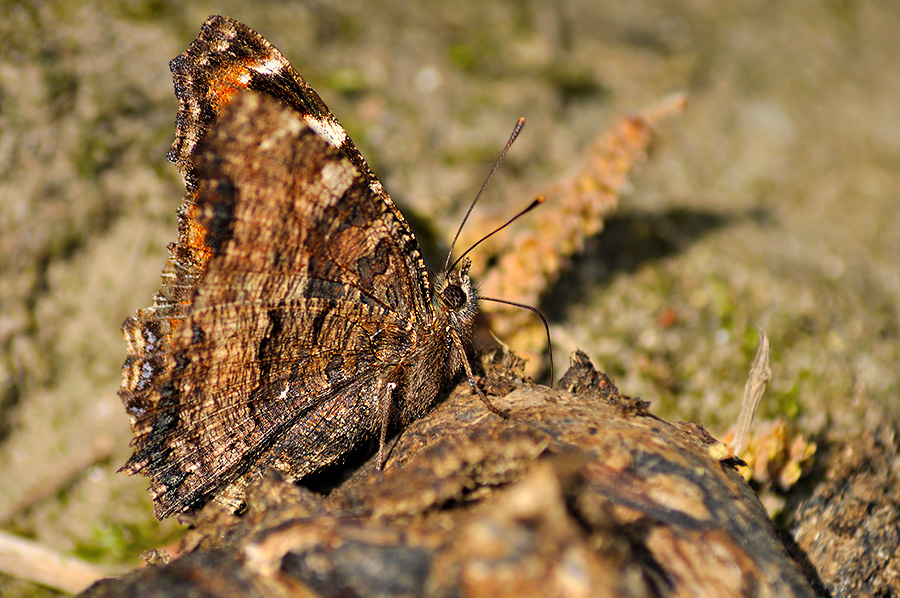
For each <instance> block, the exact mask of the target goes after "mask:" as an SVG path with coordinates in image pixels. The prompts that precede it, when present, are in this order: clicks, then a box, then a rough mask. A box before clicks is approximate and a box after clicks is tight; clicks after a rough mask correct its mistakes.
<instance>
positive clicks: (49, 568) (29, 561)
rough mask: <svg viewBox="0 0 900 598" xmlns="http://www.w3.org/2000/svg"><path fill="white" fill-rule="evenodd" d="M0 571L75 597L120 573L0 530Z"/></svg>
mask: <svg viewBox="0 0 900 598" xmlns="http://www.w3.org/2000/svg"><path fill="white" fill-rule="evenodd" d="M0 572H2V573H3V574H4V575H9V576H10V577H17V578H19V579H25V580H27V581H31V582H34V583H38V584H40V585H42V586H47V587H48V588H53V589H56V590H60V591H62V592H66V593H68V594H77V593H79V592H82V591H84V590H85V589H87V587H88V586H90V585H91V584H92V583H94V582H95V581H98V580H100V579H103V578H104V577H110V576H112V575H115V574H117V573H121V571H119V572H114V571H110V570H107V569H103V568H101V567H98V566H97V565H94V564H92V563H88V562H87V561H83V560H81V559H79V558H75V557H71V556H66V555H64V554H62V553H60V552H57V551H56V550H53V549H51V548H48V547H47V546H44V545H42V544H38V543H37V542H34V541H32V540H26V539H24V538H20V537H18V536H15V535H13V534H10V533H7V532H3V531H0Z"/></svg>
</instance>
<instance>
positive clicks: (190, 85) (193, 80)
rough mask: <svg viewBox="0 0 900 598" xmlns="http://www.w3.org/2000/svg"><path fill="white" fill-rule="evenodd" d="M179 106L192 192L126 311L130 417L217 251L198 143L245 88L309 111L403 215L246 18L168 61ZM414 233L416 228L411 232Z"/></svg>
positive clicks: (217, 20)
mask: <svg viewBox="0 0 900 598" xmlns="http://www.w3.org/2000/svg"><path fill="white" fill-rule="evenodd" d="M170 68H171V70H172V74H173V78H174V82H175V95H176V96H177V98H178V102H179V109H178V117H177V119H176V139H175V142H174V143H173V144H172V149H171V150H170V151H169V154H168V158H169V160H171V161H172V162H174V163H175V164H176V166H177V167H178V170H179V171H180V172H181V174H182V176H183V177H184V181H185V186H186V188H187V195H186V196H185V197H184V199H183V200H182V203H181V206H180V207H179V209H178V242H177V243H175V244H173V245H172V246H171V247H170V251H171V257H170V258H169V259H168V260H167V261H166V263H165V265H164V266H163V275H162V278H163V284H162V287H161V288H160V290H159V292H158V293H157V294H156V296H155V297H154V300H153V305H152V306H151V307H148V308H145V309H142V310H141V311H139V312H138V313H137V314H136V315H135V316H133V317H130V318H128V319H127V320H126V321H125V323H124V324H123V325H122V332H123V334H124V336H125V340H126V342H127V344H128V355H127V357H126V360H125V363H124V365H123V367H122V374H123V382H122V386H121V388H120V389H119V396H120V397H121V399H122V402H123V403H124V405H125V408H126V411H127V412H128V414H129V415H130V416H131V418H132V422H134V421H135V420H136V418H138V417H140V416H141V415H142V413H144V412H145V411H146V410H147V409H148V408H149V407H150V406H151V398H150V395H151V393H152V391H153V389H154V387H156V386H158V383H157V377H158V374H159V373H160V372H164V370H165V367H166V364H165V358H166V356H167V355H169V354H170V353H171V343H172V335H173V334H174V333H175V330H177V329H178V327H179V326H181V324H182V323H183V322H184V320H185V318H186V317H187V315H188V313H189V312H190V310H191V304H192V301H193V296H194V292H195V291H196V288H197V286H198V284H199V282H200V279H201V277H202V276H203V274H204V272H205V271H206V265H207V262H208V261H209V259H210V257H211V250H210V247H209V246H208V245H207V244H206V237H207V230H206V228H205V227H204V226H203V224H201V223H200V222H199V221H198V219H197V214H196V206H195V202H196V193H197V173H196V170H195V164H194V163H195V158H196V153H197V147H198V144H200V143H201V142H202V140H203V139H204V138H205V137H206V136H207V135H208V133H209V131H210V129H211V128H212V127H213V126H215V124H216V123H217V122H218V120H219V117H220V115H221V113H222V111H223V110H224V109H225V107H226V106H228V105H229V104H230V102H231V101H232V99H233V98H234V97H235V96H236V95H237V94H239V93H240V92H241V91H244V90H255V91H259V92H261V93H265V94H267V95H269V96H271V97H274V98H276V99H278V100H279V101H280V102H282V103H283V104H284V105H286V106H290V107H291V108H293V109H294V110H295V111H296V112H297V113H298V114H300V115H301V116H303V117H305V120H306V122H307V123H308V124H309V125H310V126H311V127H312V128H313V129H314V130H315V131H317V132H318V133H319V134H320V135H321V136H322V138H323V139H325V140H326V142H327V143H328V145H330V146H331V147H333V148H335V149H337V150H338V151H339V152H340V153H341V154H343V155H344V156H346V157H347V159H349V160H350V162H351V163H352V164H353V165H354V166H355V167H356V169H357V170H358V171H359V172H360V173H361V174H362V177H363V179H364V181H365V183H366V185H367V186H368V188H369V189H370V191H371V192H372V193H374V194H375V195H377V196H378V197H380V198H381V199H382V200H383V201H384V203H385V204H386V205H387V207H388V208H389V209H390V211H391V212H392V214H393V215H394V218H395V219H397V220H398V221H399V222H401V223H404V224H405V222H404V219H403V216H402V215H401V214H400V211H399V210H398V209H397V207H396V206H395V205H394V203H393V201H392V200H391V198H390V196H389V195H388V194H387V193H386V192H385V190H384V187H383V186H382V185H381V183H380V182H379V181H378V179H377V178H376V177H375V175H373V174H372V171H371V170H370V169H369V166H368V164H366V161H365V159H364V158H363V157H362V155H361V154H360V152H359V150H358V149H357V148H356V146H355V145H354V144H353V141H351V139H350V137H349V136H348V135H347V134H346V132H345V131H344V129H343V127H341V125H340V123H339V122H338V120H337V119H336V118H335V117H334V115H333V114H332V113H331V112H330V111H329V110H328V108H327V107H326V106H325V104H324V102H322V100H321V98H319V96H318V94H316V92H315V91H314V90H313V89H312V87H310V86H309V84H308V83H307V82H306V81H305V80H304V79H303V77H301V76H300V75H299V74H298V73H297V71H296V70H295V69H294V68H293V67H292V66H291V64H290V63H289V62H288V61H287V60H286V59H285V58H284V56H283V55H282V54H281V52H279V51H278V50H277V49H276V48H275V47H274V46H273V45H272V44H271V43H270V42H269V41H268V40H266V39H265V38H264V37H263V36H261V35H259V34H258V33H256V32H255V31H254V30H253V29H251V28H249V27H247V26H246V25H244V24H243V23H240V22H238V21H235V20H233V19H229V18H227V17H222V16H211V17H209V18H208V19H207V20H206V22H205V23H204V24H203V26H202V28H201V30H200V33H199V35H198V36H197V38H196V39H195V40H194V41H193V42H192V43H191V45H190V47H189V48H188V49H187V51H186V52H185V53H184V54H182V55H180V56H178V57H176V58H175V59H174V60H172V62H171V64H170ZM410 237H411V236H410ZM412 267H413V268H414V269H413V272H414V273H415V274H414V277H415V278H416V279H417V280H418V281H419V283H420V287H419V289H418V292H419V295H420V296H427V292H428V273H427V270H426V269H425V265H424V263H422V262H421V260H419V262H418V263H416V264H413V266H412Z"/></svg>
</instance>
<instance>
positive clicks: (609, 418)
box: [83, 356, 813, 598]
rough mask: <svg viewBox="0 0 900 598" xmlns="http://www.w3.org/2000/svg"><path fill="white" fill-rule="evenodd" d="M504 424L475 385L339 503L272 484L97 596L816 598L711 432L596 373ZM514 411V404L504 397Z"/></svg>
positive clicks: (575, 371)
mask: <svg viewBox="0 0 900 598" xmlns="http://www.w3.org/2000/svg"><path fill="white" fill-rule="evenodd" d="M488 370H489V371H488V375H487V376H486V378H485V386H486V387H487V388H488V389H491V390H494V391H498V390H501V391H502V390H506V389H507V388H510V387H514V390H512V392H509V393H508V394H505V396H499V397H497V398H495V399H493V400H494V404H495V405H497V406H498V407H500V408H502V409H507V410H508V411H509V418H508V419H501V418H498V417H496V416H494V415H492V414H490V413H488V412H487V411H486V410H485V409H484V406H483V405H482V404H481V402H480V401H479V400H478V398H477V397H475V396H473V395H472V394H471V391H470V390H469V389H468V388H467V387H466V385H461V386H460V387H458V388H457V389H456V390H455V391H454V392H453V393H452V394H451V395H450V396H449V397H448V399H447V400H446V401H444V402H443V403H442V404H440V405H439V406H438V407H437V408H436V409H435V410H434V411H433V412H432V413H430V414H429V415H427V416H426V417H424V418H422V419H421V420H419V421H417V422H415V423H413V424H412V425H411V426H409V427H408V428H407V429H406V430H404V431H403V432H401V433H400V434H399V436H398V438H397V440H396V442H395V443H394V445H393V446H392V448H391V450H390V454H389V456H388V460H387V463H386V468H385V471H384V472H380V471H378V470H377V469H376V468H375V465H374V462H372V461H373V460H372V461H370V462H368V463H366V464H365V465H363V466H362V467H361V468H359V469H358V470H357V471H356V473H355V474H354V475H353V476H352V477H351V478H350V479H348V480H347V481H345V482H343V483H341V484H339V485H337V486H336V487H335V488H334V489H333V491H332V492H331V493H330V494H328V495H327V496H325V495H323V494H319V493H314V492H312V491H310V490H308V489H305V488H302V487H299V486H296V485H293V484H287V483H284V482H281V481H279V480H278V479H276V478H275V477H274V475H273V476H270V477H269V478H268V479H266V480H264V482H263V483H262V484H260V485H259V486H257V487H256V488H254V489H252V490H251V493H250V494H249V496H248V499H247V502H248V510H247V512H246V513H244V514H243V515H242V516H240V517H238V516H233V515H230V514H224V513H222V512H215V511H213V508H212V507H210V508H207V509H206V510H205V511H204V512H203V513H202V514H201V515H200V516H199V518H198V520H197V522H196V524H197V528H196V530H195V531H194V532H193V535H192V536H189V537H188V538H187V539H186V544H187V545H186V547H185V550H184V552H183V554H182V556H180V557H179V558H176V559H175V560H173V561H171V562H169V563H167V564H162V565H152V566H149V567H147V568H144V569H141V570H138V571H135V572H133V573H130V574H128V575H126V576H124V577H122V578H120V579H115V580H104V581H102V582H99V583H98V584H96V585H95V586H93V587H92V588H90V589H89V590H88V591H87V592H85V594H83V595H84V596H86V597H90V598H100V597H112V596H133V595H140V596H218V597H230V596H440V597H443V596H447V597H450V596H635V597H637V596H647V597H650V596H653V597H658V596H691V597H696V596H711V597H713V596H714V597H716V598H723V597H728V596H748V595H752V596H772V597H776V596H777V597H786V596H813V591H812V588H811V587H810V585H809V584H808V582H807V580H806V579H805V578H804V576H803V574H802V573H801V572H800V570H799V568H798V566H797V565H796V564H795V563H794V561H792V560H791V559H790V558H789V557H788V556H787V554H786V552H785V549H784V547H783V545H782V544H781V542H780V540H779V539H778V538H777V537H776V534H775V531H774V528H773V526H772V524H771V522H770V520H769V518H768V516H767V514H766V511H765V509H764V508H763V506H762V504H761V503H760V502H759V500H758V499H757V497H756V495H755V494H754V493H753V491H752V490H751V489H750V488H749V487H748V486H747V484H746V483H745V482H744V480H743V479H742V478H741V477H740V476H739V475H738V474H737V473H736V472H735V471H734V470H733V469H732V467H731V466H730V465H729V464H727V463H723V462H720V461H717V460H716V459H715V458H714V457H713V456H712V455H711V452H710V451H709V450H707V449H708V446H707V444H708V442H709V437H708V435H705V433H704V432H703V431H702V428H700V427H699V426H684V425H673V424H670V423H667V422H665V421H663V420H661V419H659V418H657V417H654V416H653V415H651V414H650V413H649V412H648V411H647V404H646V403H645V402H643V401H640V400H637V399H632V398H629V397H626V396H623V395H621V394H619V392H618V390H617V389H616V388H615V386H613V384H612V383H611V382H610V381H609V380H608V379H607V378H606V377H605V376H604V375H602V374H599V373H598V372H596V371H595V370H594V369H593V368H592V367H591V366H590V363H589V362H588V361H587V359H586V358H584V357H583V356H578V357H577V358H576V361H575V364H574V366H573V368H572V369H570V371H569V372H568V373H567V374H566V376H565V377H564V379H563V380H562V382H561V384H560V387H561V389H559V390H551V389H549V388H546V387H543V386H535V385H531V384H523V383H519V382H518V381H517V380H516V379H515V376H514V375H512V374H510V371H509V370H508V369H505V368H503V367H489V368H488ZM500 394H501V395H502V394H503V393H500Z"/></svg>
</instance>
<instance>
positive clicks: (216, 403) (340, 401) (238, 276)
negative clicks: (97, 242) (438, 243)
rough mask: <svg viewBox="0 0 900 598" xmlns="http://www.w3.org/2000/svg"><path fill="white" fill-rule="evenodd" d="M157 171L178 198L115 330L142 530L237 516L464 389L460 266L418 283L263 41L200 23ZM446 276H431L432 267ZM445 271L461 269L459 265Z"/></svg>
mask: <svg viewBox="0 0 900 598" xmlns="http://www.w3.org/2000/svg"><path fill="white" fill-rule="evenodd" d="M170 66H171V69H172V72H173V75H174V81H175V92H176V96H177V98H178V100H179V103H180V106H179V112H178V117H177V121H176V130H177V134H176V140H175V142H174V144H173V146H172V149H171V151H170V152H169V155H168V158H169V159H170V160H171V161H172V162H174V163H175V164H176V166H177V167H178V169H179V171H180V172H181V174H182V176H183V178H184V181H185V186H186V189H187V195H186V196H185V197H184V199H183V200H182V203H181V206H180V208H179V210H178V241H177V243H175V244H173V245H171V246H170V254H171V255H170V257H169V259H168V260H167V262H166V264H165V265H164V267H163V275H162V279H163V282H162V286H161V288H160V290H159V292H158V293H157V294H156V296H155V297H154V301H153V305H152V306H151V307H148V308H146V309H143V310H140V311H139V312H138V313H137V314H136V315H135V316H133V317H131V318H129V319H127V320H126V321H125V323H124V324H123V326H122V330H123V334H124V336H125V338H126V341H127V345H128V355H127V358H126V361H125V363H124V365H123V382H122V386H121V388H120V390H119V394H120V396H121V398H122V401H123V403H124V405H125V407H126V411H127V412H128V414H129V416H130V418H131V422H132V429H133V432H134V439H133V441H132V447H133V448H134V454H133V455H132V456H131V458H130V459H129V460H128V462H127V463H126V464H125V466H124V467H123V468H122V470H123V471H125V472H126V473H128V474H138V473H140V474H143V475H146V476H148V477H149V478H150V488H149V491H150V496H151V498H152V499H153V502H154V509H155V514H156V516H157V517H158V518H159V519H163V518H165V517H168V516H171V515H174V514H178V513H183V512H190V511H194V510H196V509H198V508H200V507H201V506H203V505H204V504H205V503H207V502H208V501H210V500H212V499H215V500H216V501H218V502H220V503H222V504H224V505H226V506H228V507H229V508H232V509H238V508H239V507H240V506H241V504H242V500H243V495H244V491H245V489H246V488H247V486H248V485H249V484H251V483H252V482H254V481H255V480H258V479H259V478H260V477H261V476H262V475H263V474H264V473H265V471H266V470H268V469H269V468H275V469H277V470H279V471H280V472H282V474H283V476H284V477H286V478H287V479H290V480H297V479H300V478H302V477H304V476H306V475H308V474H310V473H313V472H316V471H318V470H320V469H322V468H324V467H327V466H329V465H332V464H335V463H339V462H340V461H341V459H342V458H344V457H345V456H346V455H347V453H348V452H349V451H351V450H352V449H353V448H354V447H356V446H358V445H360V444H361V443H363V442H366V441H368V440H369V439H373V438H378V441H379V456H378V460H379V463H383V459H384V447H385V441H386V438H387V435H388V433H389V430H391V429H392V428H393V427H395V426H405V425H407V424H408V423H410V422H411V421H413V420H415V419H416V418H418V417H421V416H422V415H423V414H424V413H426V412H427V411H428V410H429V409H430V408H431V407H432V405H433V404H434V402H435V400H436V398H437V397H438V395H439V394H440V392H441V390H442V389H444V388H445V386H446V385H447V384H448V382H450V381H451V379H452V378H454V377H455V376H456V375H457V374H458V372H459V371H460V370H463V371H464V372H465V374H466V376H467V378H468V380H469V382H470V384H471V385H472V387H473V388H475V389H476V391H477V392H478V394H479V396H480V397H481V398H482V400H483V401H484V404H485V405H486V406H487V408H488V409H490V410H491V411H492V412H494V413H498V414H500V412H499V411H498V410H497V409H496V408H495V407H494V406H493V405H491V403H490V402H489V401H488V399H487V397H486V396H485V395H484V394H483V393H482V392H481V391H480V390H478V388H477V386H475V382H474V376H473V373H472V369H471V366H470V364H469V361H468V357H467V350H468V348H469V347H470V344H471V336H472V332H473V327H474V320H475V316H476V314H477V312H478V299H479V297H478V292H477V288H476V286H475V284H474V283H473V281H472V280H471V279H470V277H469V268H470V262H469V260H468V259H465V260H462V262H461V265H460V266H459V267H458V268H456V267H455V265H449V264H448V265H446V266H445V269H444V270H443V271H441V272H438V273H437V274H434V275H430V274H429V272H428V270H427V268H426V266H425V263H424V261H423V259H422V255H421V252H420V250H419V246H418V243H417V241H416V238H415V237H414V236H413V234H412V232H411V231H410V228H409V226H408V224H407V223H406V220H405V219H404V218H403V216H402V214H401V213H400V211H399V210H398V209H397V206H396V205H395V204H394V202H393V201H392V200H391V198H390V196H389V195H388V194H387V192H386V191H385V190H384V187H383V186H382V184H381V183H380V182H379V181H378V179H377V178H376V177H375V176H374V174H372V171H371V170H370V169H369V167H368V165H367V164H366V161H365V160H364V159H363V157H362V155H361V154H360V153H359V151H358V150H357V149H356V147H355V146H354V145H353V142H352V141H351V140H350V138H349V137H348V136H347V134H346V132H345V131H344V129H343V128H342V127H341V125H340V124H339V123H338V121H337V119H336V118H335V117H334V116H333V115H332V114H331V112H330V111H329V110H328V108H327V107H326V106H325V104H324V103H323V102H322V100H321V99H320V98H319V96H318V95H317V94H316V92H315V91H313V89H312V88H311V87H310V86H309V85H308V84H307V83H306V81H304V80H303V78H302V77H300V75H299V74H298V73H297V72H296V70H294V68H293V67H292V66H291V65H290V63H289V62H288V61H287V60H286V59H285V58H284V57H283V56H282V54H281V53H280V52H279V51H278V50H277V49H275V47H274V46H272V45H271V44H270V43H269V42H268V41H267V40H266V39H265V38H263V37H262V36H261V35H259V34H258V33H256V32H255V31H253V30H252V29H250V28H249V27H247V26H246V25H243V24H242V23H239V22H238V21H235V20H232V19H228V18H225V17H221V16H213V17H210V18H209V19H208V20H207V21H206V22H205V23H204V24H203V27H202V29H201V31H200V34H199V35H198V37H197V38H196V39H195V40H194V42H193V43H192V44H191V45H190V47H189V48H188V50H187V51H186V52H185V53H184V54H182V55H180V56H178V57H177V58H175V59H174V60H173V61H172V62H171V64H170ZM448 262H449V259H448ZM457 263H459V261H458V262H457Z"/></svg>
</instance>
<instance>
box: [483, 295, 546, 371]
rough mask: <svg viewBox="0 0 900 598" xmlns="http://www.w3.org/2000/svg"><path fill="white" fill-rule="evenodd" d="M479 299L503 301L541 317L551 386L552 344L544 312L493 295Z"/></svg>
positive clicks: (495, 301)
mask: <svg viewBox="0 0 900 598" xmlns="http://www.w3.org/2000/svg"><path fill="white" fill-rule="evenodd" d="M478 300H479V301H493V302H494V303H504V304H506V305H512V306H514V307H521V308H522V309H527V310H528V311H530V312H532V313H534V314H535V315H537V317H539V318H540V319H541V323H542V324H543V325H544V332H546V333H547V361H548V362H549V363H550V387H551V388H553V344H552V343H551V341H550V324H548V323H547V318H545V317H544V314H542V313H541V311H540V310H539V309H538V308H536V307H531V306H530V305H525V304H524V303H516V302H515V301H506V300H505V299H496V298H494V297H479V298H478Z"/></svg>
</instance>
